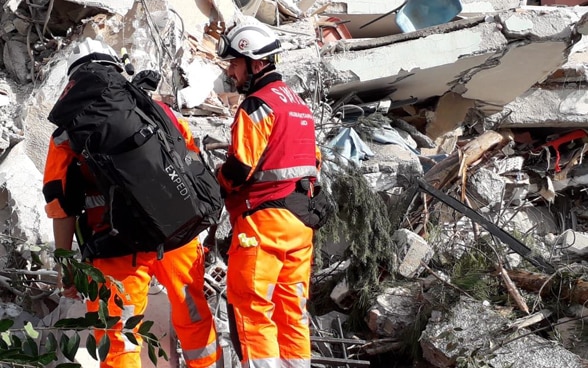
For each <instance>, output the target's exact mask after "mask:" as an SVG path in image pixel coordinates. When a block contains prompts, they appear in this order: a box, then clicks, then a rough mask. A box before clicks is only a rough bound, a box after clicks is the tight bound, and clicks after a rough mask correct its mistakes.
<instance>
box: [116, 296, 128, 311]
mask: <svg viewBox="0 0 588 368" xmlns="http://www.w3.org/2000/svg"><path fill="white" fill-rule="evenodd" d="M114 304H116V306H117V307H119V308H120V309H125V304H124V303H123V300H122V298H121V297H120V296H119V295H118V294H114Z"/></svg>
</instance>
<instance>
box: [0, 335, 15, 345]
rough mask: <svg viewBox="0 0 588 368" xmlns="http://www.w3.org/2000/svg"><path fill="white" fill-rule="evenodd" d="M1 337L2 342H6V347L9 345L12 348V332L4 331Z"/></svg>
mask: <svg viewBox="0 0 588 368" xmlns="http://www.w3.org/2000/svg"><path fill="white" fill-rule="evenodd" d="M0 336H2V341H4V343H6V345H8V346H9V347H10V346H12V340H11V339H10V331H4V332H2V333H0Z"/></svg>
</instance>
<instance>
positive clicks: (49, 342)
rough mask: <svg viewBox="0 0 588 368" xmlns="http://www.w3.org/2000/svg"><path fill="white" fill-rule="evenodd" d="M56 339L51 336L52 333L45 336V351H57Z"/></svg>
mask: <svg viewBox="0 0 588 368" xmlns="http://www.w3.org/2000/svg"><path fill="white" fill-rule="evenodd" d="M57 345H58V344H57V339H56V338H55V335H53V333H52V332H49V335H47V339H46V342H45V349H46V351H47V352H48V353H49V352H55V350H57Z"/></svg>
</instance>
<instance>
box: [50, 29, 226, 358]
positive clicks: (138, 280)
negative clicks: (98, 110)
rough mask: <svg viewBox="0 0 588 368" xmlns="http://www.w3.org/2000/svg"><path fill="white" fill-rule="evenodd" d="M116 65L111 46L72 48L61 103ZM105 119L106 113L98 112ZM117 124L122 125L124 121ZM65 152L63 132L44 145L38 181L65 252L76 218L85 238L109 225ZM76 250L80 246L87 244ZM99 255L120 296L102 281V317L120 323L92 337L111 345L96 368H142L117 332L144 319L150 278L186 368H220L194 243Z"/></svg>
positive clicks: (71, 152)
mask: <svg viewBox="0 0 588 368" xmlns="http://www.w3.org/2000/svg"><path fill="white" fill-rule="evenodd" d="M122 65H123V64H122V62H121V60H120V59H119V58H118V56H117V55H116V53H115V52H114V50H113V49H112V48H111V47H110V46H108V45H106V44H104V43H102V42H100V41H97V40H92V39H89V38H88V39H85V40H84V41H82V42H80V43H79V44H78V45H76V46H75V47H74V50H73V52H72V54H71V56H70V57H69V59H68V72H67V73H68V77H69V78H70V81H69V83H68V86H67V87H66V88H65V90H64V92H63V93H62V97H63V96H66V94H67V93H69V91H71V88H72V86H74V85H75V84H76V83H81V82H80V81H81V80H83V78H81V77H79V76H80V75H81V74H83V75H90V74H92V73H96V74H100V75H103V74H102V73H103V72H104V70H105V68H104V66H106V67H113V68H115V69H116V70H117V71H118V72H122V71H123V66H122ZM60 99H61V97H60ZM82 102H83V96H80V103H82ZM158 103H159V105H160V107H161V108H162V109H163V111H164V112H165V114H167V115H168V117H169V118H170V119H171V120H172V122H174V124H175V125H176V127H177V128H178V129H179V131H180V132H181V133H182V136H183V137H184V138H185V140H186V143H187V148H188V149H190V150H193V151H196V152H198V148H197V147H196V146H195V145H194V142H193V139H192V135H191V132H190V129H189V126H188V125H187V122H186V121H185V120H183V119H178V118H177V117H176V116H175V115H174V113H173V112H172V110H171V109H170V108H169V107H167V106H166V105H164V104H163V103H160V102H158ZM76 108H77V106H71V109H72V111H71V112H72V116H75V112H76V111H75V109H76ZM109 113H112V111H105V112H104V114H109ZM120 123H121V124H124V123H125V121H120ZM72 144H73V142H71V141H70V137H69V136H68V134H67V131H66V130H65V129H64V128H61V127H59V128H57V129H56V130H55V132H54V133H53V135H52V137H51V141H50V143H49V151H48V153H47V160H46V165H45V173H44V179H43V194H44V196H45V200H46V202H47V205H46V206H45V210H46V212H47V215H48V217H50V218H52V219H53V232H54V238H55V247H56V248H58V249H59V248H61V249H66V250H71V249H72V242H73V236H74V232H75V228H76V219H77V218H83V219H85V220H84V221H81V222H78V224H80V223H81V224H82V225H83V226H84V227H86V228H88V229H89V234H88V237H89V238H91V237H92V236H93V235H94V234H100V233H101V232H103V231H105V230H106V231H107V230H108V229H109V227H108V225H109V224H108V223H106V222H107V221H105V218H106V217H107V216H105V215H106V214H107V210H106V203H105V202H106V201H105V196H104V194H103V193H102V192H101V191H100V190H99V186H98V185H97V183H96V177H95V176H94V175H93V174H92V173H91V170H90V168H89V165H88V163H87V161H86V160H85V158H84V157H83V155H82V154H81V153H80V152H79V151H78V150H76V149H75V148H74V147H72ZM154 195H157V193H154ZM82 214H83V216H82ZM86 240H87V239H86ZM81 243H82V244H80V245H82V246H83V245H84V244H86V245H87V244H88V243H89V242H86V243H83V242H81ZM104 247H105V248H107V249H104V253H110V254H99V255H97V256H95V257H93V258H92V259H91V260H90V262H91V263H92V265H93V266H94V267H95V268H97V269H99V270H100V271H101V272H102V273H103V274H104V275H105V276H107V277H112V278H113V279H114V280H116V281H117V282H120V284H122V286H123V288H124V294H122V295H118V294H119V292H117V288H116V287H115V286H114V281H112V280H110V279H108V280H107V286H109V287H110V289H111V292H112V297H110V300H109V301H108V314H109V315H110V316H120V317H121V319H120V320H119V321H118V322H117V323H116V325H114V326H112V328H110V329H108V331H105V329H95V335H96V341H101V339H102V337H103V336H104V335H105V333H107V336H108V337H109V339H110V350H109V353H108V355H107V357H106V359H105V360H104V361H101V362H100V367H102V368H106V367H109V368H120V367H125V368H140V367H141V356H140V346H137V345H135V344H134V343H132V342H131V340H129V339H128V338H126V337H125V336H124V335H123V333H121V331H124V330H123V325H124V323H125V322H126V321H127V320H128V318H129V317H131V316H133V315H142V314H144V312H145V309H146V307H147V301H148V291H149V285H150V281H151V277H152V276H155V277H157V279H158V281H159V282H160V283H161V284H162V285H164V286H165V287H166V290H167V296H168V298H169V301H170V305H171V309H172V311H173V313H172V316H171V321H172V323H173V326H174V329H175V332H176V334H177V336H178V337H179V339H180V342H181V344H182V352H183V357H184V358H185V363H186V367H193V368H196V367H203V368H204V367H222V366H223V364H222V349H221V347H220V345H219V344H218V343H217V336H216V328H215V325H214V320H213V317H212V314H211V312H210V309H209V306H208V303H207V300H206V297H205V295H204V291H203V287H204V250H203V247H202V246H201V245H200V242H199V241H198V238H194V239H193V240H192V241H190V242H188V243H187V244H185V245H183V246H181V247H179V248H176V249H173V250H170V251H168V252H166V253H165V256H164V257H163V258H161V257H158V254H157V252H150V251H136V249H133V247H132V246H130V245H128V244H122V243H118V244H114V243H112V242H110V241H105V242H104ZM160 258H161V259H160ZM58 277H59V282H58V284H60V283H63V285H58V286H63V291H62V294H63V296H65V297H69V298H78V297H79V296H78V290H76V287H75V285H74V284H73V281H72V280H67V278H66V280H64V281H63V282H62V281H61V270H59V276H58ZM115 294H116V295H117V296H119V298H120V300H121V301H122V303H123V307H122V309H121V307H120V306H119V305H118V304H117V301H116V298H115V297H114V296H115ZM87 308H88V311H90V312H96V311H98V310H99V309H100V305H99V300H95V301H90V300H89V301H87ZM138 341H139V342H140V341H141V339H138Z"/></svg>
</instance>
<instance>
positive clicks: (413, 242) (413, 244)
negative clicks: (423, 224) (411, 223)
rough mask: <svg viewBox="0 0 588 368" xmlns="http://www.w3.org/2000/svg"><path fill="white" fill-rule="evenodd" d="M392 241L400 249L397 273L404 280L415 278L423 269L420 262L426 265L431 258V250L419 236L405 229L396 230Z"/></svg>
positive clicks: (432, 251)
mask: <svg viewBox="0 0 588 368" xmlns="http://www.w3.org/2000/svg"><path fill="white" fill-rule="evenodd" d="M392 241H393V242H395V243H396V247H397V249H400V255H401V258H402V261H401V263H400V266H399V267H398V273H399V274H401V275H402V276H404V277H406V278H414V277H417V276H418V275H419V274H420V273H421V272H422V271H423V270H424V267H423V266H422V265H421V262H424V263H425V264H427V263H428V262H429V261H430V260H431V258H433V254H434V250H433V248H432V247H431V246H430V245H429V243H427V242H426V241H425V239H423V238H422V237H421V236H420V235H418V234H415V233H413V232H412V231H410V230H407V229H398V230H396V231H395V232H394V234H393V235H392Z"/></svg>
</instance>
